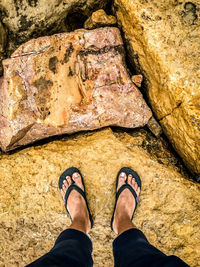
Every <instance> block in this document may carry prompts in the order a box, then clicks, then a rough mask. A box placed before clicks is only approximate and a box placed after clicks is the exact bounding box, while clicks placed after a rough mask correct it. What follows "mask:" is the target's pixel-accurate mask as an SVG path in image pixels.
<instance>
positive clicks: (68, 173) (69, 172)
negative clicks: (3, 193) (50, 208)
mask: <svg viewBox="0 0 200 267" xmlns="http://www.w3.org/2000/svg"><path fill="white" fill-rule="evenodd" d="M75 172H78V173H79V174H80V176H81V181H82V184H83V187H84V191H83V190H82V189H81V188H80V187H79V186H77V185H76V184H75V182H74V181H73V179H72V175H73V174H74V173H75ZM67 176H70V177H71V179H72V184H71V185H70V186H69V187H68V189H67V192H66V194H65V209H66V211H67V213H68V214H69V216H70V218H71V215H70V213H69V211H68V209H67V199H68V197H69V194H70V192H71V191H72V190H76V191H77V192H79V193H80V194H81V195H82V197H83V198H84V199H85V203H86V206H87V209H88V213H89V218H90V223H91V228H92V227H93V219H92V216H91V214H90V210H89V207H88V203H87V199H86V195H85V185H84V181H83V177H82V175H81V172H80V171H79V170H78V169H77V168H75V167H71V168H68V169H66V170H65V171H64V172H63V173H62V174H61V176H60V178H59V182H58V186H59V189H62V186H63V181H64V180H65V179H66V177H67ZM71 220H72V218H71Z"/></svg>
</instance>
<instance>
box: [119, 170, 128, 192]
mask: <svg viewBox="0 0 200 267" xmlns="http://www.w3.org/2000/svg"><path fill="white" fill-rule="evenodd" d="M126 178H127V176H126V173H125V172H121V173H120V175H119V179H118V187H117V191H118V190H119V188H120V187H121V186H122V185H123V184H125V181H126Z"/></svg>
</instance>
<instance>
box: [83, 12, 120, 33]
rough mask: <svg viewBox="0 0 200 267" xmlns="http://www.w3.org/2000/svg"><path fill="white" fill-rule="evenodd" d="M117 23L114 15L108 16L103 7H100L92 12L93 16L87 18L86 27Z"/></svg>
mask: <svg viewBox="0 0 200 267" xmlns="http://www.w3.org/2000/svg"><path fill="white" fill-rule="evenodd" d="M116 23H117V20H116V18H115V17H114V16H111V15H110V16H108V15H107V14H106V12H105V11H104V10H103V9H99V10H97V11H95V12H94V13H92V16H91V17H89V18H88V19H87V20H86V22H85V23H84V28H85V29H95V28H98V27H102V26H113V25H115V24H116Z"/></svg>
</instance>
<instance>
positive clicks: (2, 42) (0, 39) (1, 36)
mask: <svg viewBox="0 0 200 267" xmlns="http://www.w3.org/2000/svg"><path fill="white" fill-rule="evenodd" d="M6 41H7V33H6V30H5V28H4V26H3V25H2V23H1V21H0V76H1V75H2V73H3V67H2V60H3V58H4V53H5V46H6Z"/></svg>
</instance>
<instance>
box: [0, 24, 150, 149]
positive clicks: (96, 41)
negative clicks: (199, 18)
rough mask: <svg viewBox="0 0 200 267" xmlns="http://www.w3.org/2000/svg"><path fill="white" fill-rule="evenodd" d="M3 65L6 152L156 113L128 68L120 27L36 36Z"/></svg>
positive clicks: (0, 111) (0, 132)
mask: <svg viewBox="0 0 200 267" xmlns="http://www.w3.org/2000/svg"><path fill="white" fill-rule="evenodd" d="M3 65H4V77H3V81H2V86H1V90H0V97H1V99H2V101H1V103H0V126H1V127H0V143H1V148H2V149H3V150H4V151H5V150H11V149H14V148H16V147H18V146H21V145H25V144H28V143H32V142H33V141H36V140H39V139H42V138H45V137H49V136H52V135H60V134H63V133H73V132H77V131H82V130H93V129H97V128H100V127H105V126H108V125H116V126H121V127H128V128H135V127H139V126H144V125H145V124H146V123H147V122H148V120H149V118H150V117H151V115H152V114H151V111H150V109H149V108H148V106H147V105H146V103H145V101H144V100H143V97H142V95H141V93H140V92H139V91H138V89H137V88H136V86H135V85H134V84H133V83H132V81H131V79H130V77H129V74H128V72H127V70H126V66H125V63H124V50H123V43H122V39H121V36H120V32H119V30H118V29H117V28H111V27H105V28H99V29H95V30H92V31H86V30H83V29H82V30H77V31H75V32H72V33H63V34H57V35H53V36H50V37H41V38H38V39H33V40H31V41H29V42H27V43H25V44H24V45H22V46H20V47H19V48H18V50H16V51H15V53H13V54H12V57H11V58H10V59H6V60H4V61H3Z"/></svg>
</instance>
